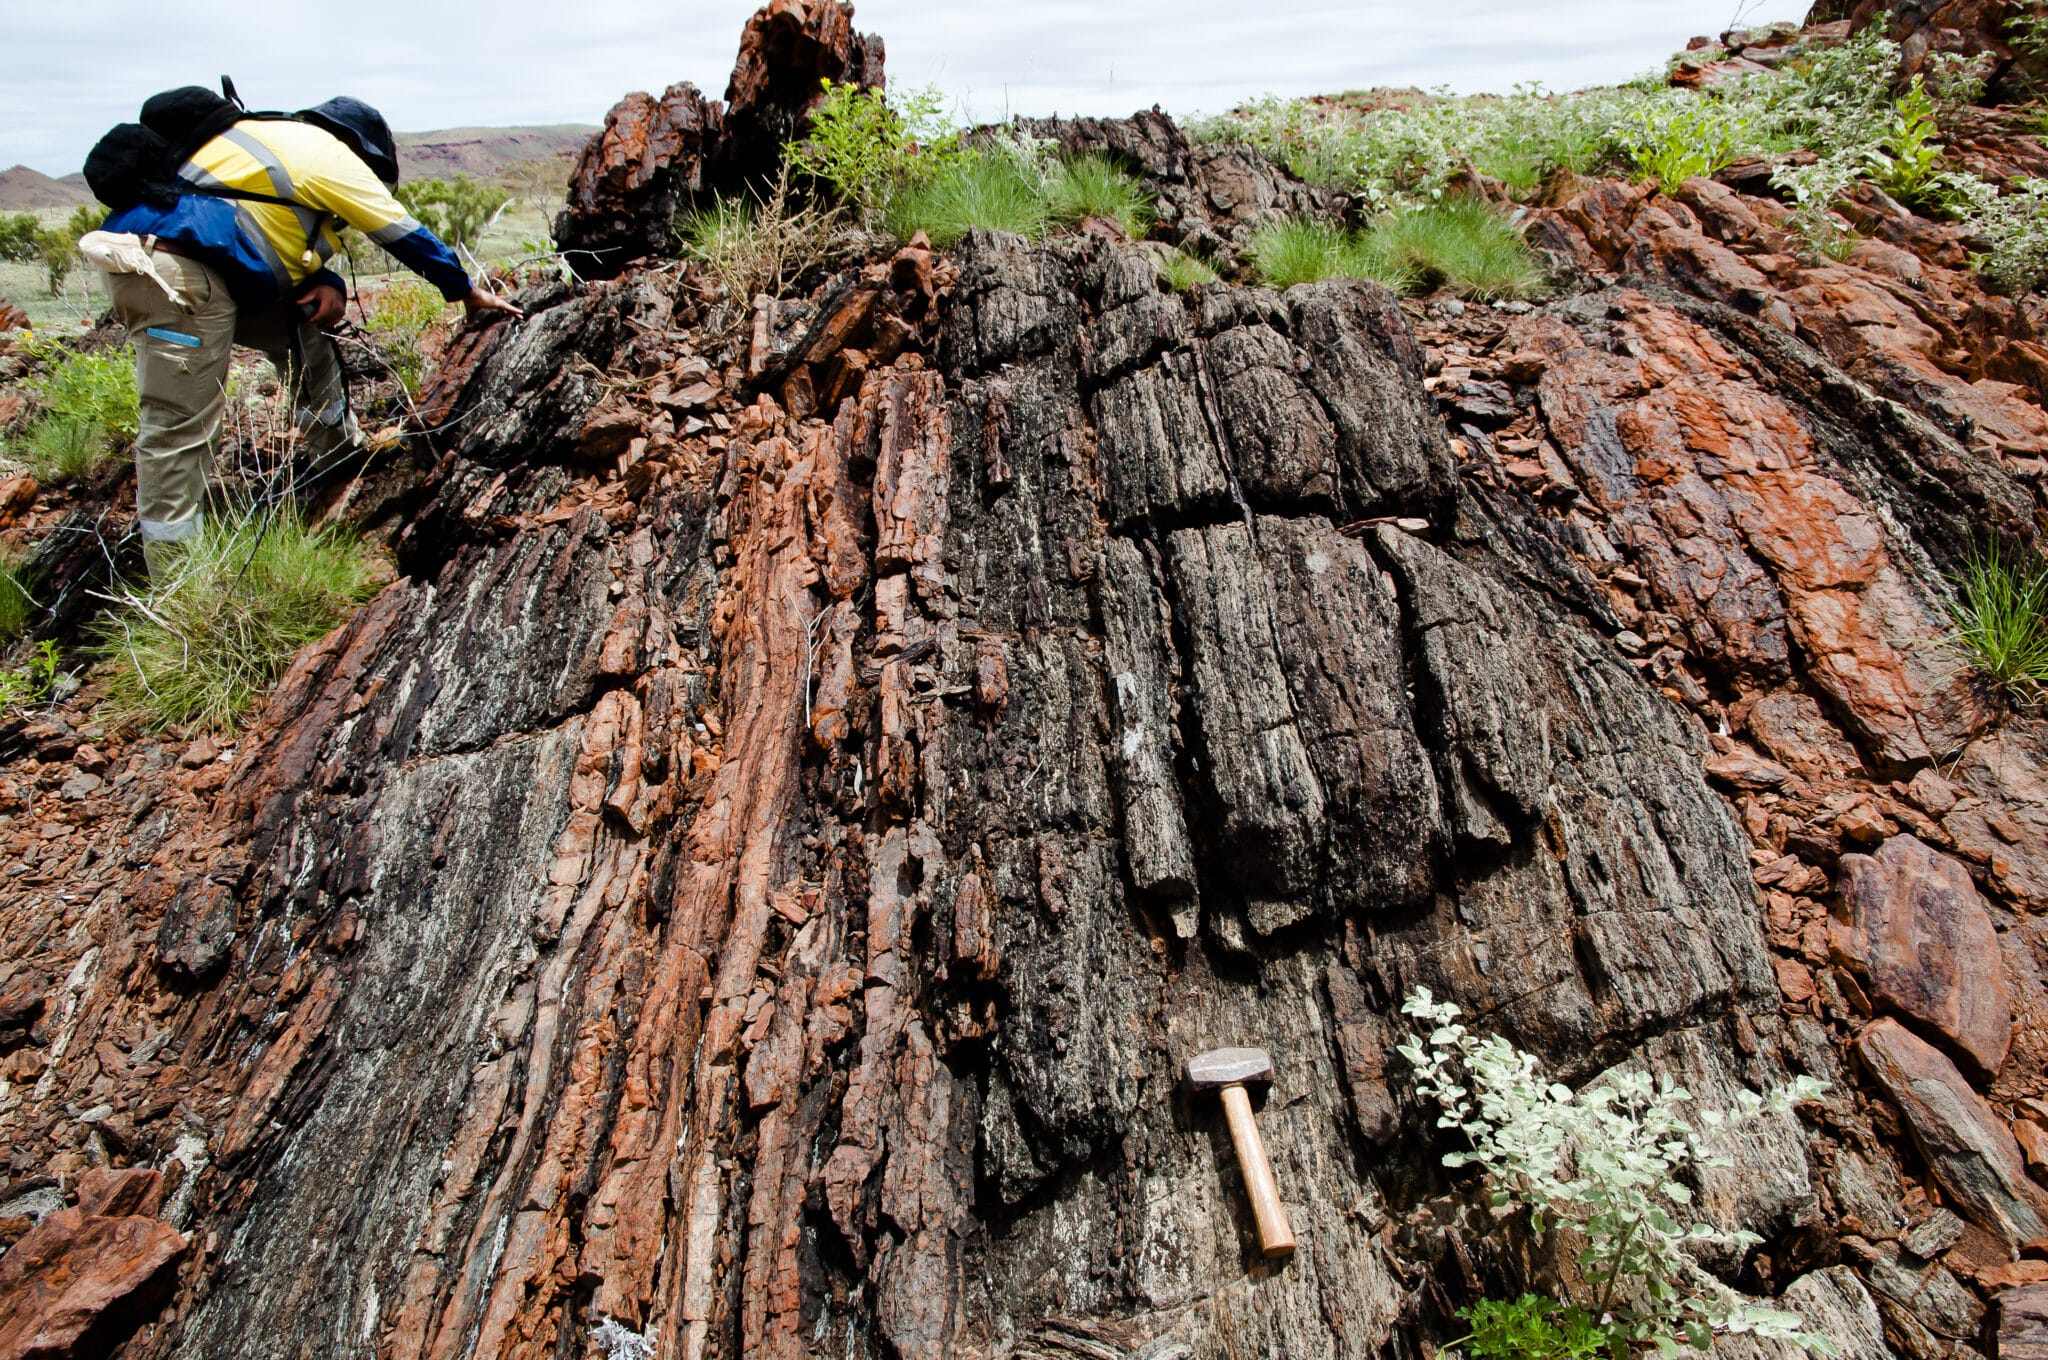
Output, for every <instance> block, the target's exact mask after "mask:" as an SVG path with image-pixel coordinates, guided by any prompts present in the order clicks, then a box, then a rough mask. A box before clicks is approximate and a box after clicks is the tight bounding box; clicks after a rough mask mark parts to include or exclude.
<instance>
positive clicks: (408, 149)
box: [398, 123, 600, 179]
mask: <svg viewBox="0 0 2048 1360" xmlns="http://www.w3.org/2000/svg"><path fill="white" fill-rule="evenodd" d="M598 131H600V129H599V128H598V127H596V126H595V125H590V126H586V125H584V124H581V123H559V124H555V125H553V126H549V127H506V128H482V127H479V128H445V129H443V130H441V131H439V132H401V133H399V134H398V160H399V168H400V169H401V170H402V171H403V173H404V174H405V175H406V176H408V177H410V178H417V179H426V178H444V179H445V178H447V177H449V176H453V175H468V176H469V177H470V178H471V179H496V178H498V177H499V176H500V175H503V174H504V173H505V172H506V171H508V170H511V169H514V168H516V167H520V166H527V165H532V164H533V163H534V162H537V161H547V160H552V159H554V158H556V157H559V156H574V155H575V154H576V153H577V152H579V151H581V150H582V149H583V144H584V143H585V142H587V141H589V140H590V138H591V135H592V134H594V133H596V132H598ZM564 178H565V179H566V175H565V176H564Z"/></svg>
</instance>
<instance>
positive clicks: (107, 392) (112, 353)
mask: <svg viewBox="0 0 2048 1360" xmlns="http://www.w3.org/2000/svg"><path fill="white" fill-rule="evenodd" d="M29 352H30V354H31V355H33V356H34V357H36V358H39V359H42V360H43V361H44V362H45V363H46V364H47V365H48V367H47V368H45V369H44V371H43V372H42V374H41V375H40V376H38V377H36V378H32V379H30V380H29V381H28V382H27V383H25V384H24V386H25V387H26V388H27V390H28V391H29V393H30V395H32V396H33V397H34V398H35V400H36V405H37V408H38V409H37V415H36V419H35V422H34V423H33V424H32V425H30V426H29V427H28V430H27V432H26V433H24V434H22V435H19V436H17V437H16V438H15V439H14V440H13V441H11V442H10V443H9V445H8V447H7V450H6V452H7V453H8V454H9V455H10V456H12V457H14V458H18V459H20V460H21V461H22V462H24V463H26V464H28V467H29V470H30V471H31V472H33V473H34V474H35V476H36V479H37V480H38V481H45V482H55V481H74V480H78V479H81V478H87V477H91V476H92V475H93V474H95V473H97V472H98V471H99V470H100V469H101V468H102V467H104V466H105V465H106V464H107V462H108V461H109V460H111V459H112V458H113V456H114V452H115V449H116V448H117V447H118V446H122V445H126V444H129V443H132V442H133V441H134V439H135V432H136V428H137V426H138V424H139V421H140V407H139V402H138V399H137V397H136V393H135V364H134V360H133V359H131V358H130V357H129V355H128V353H127V351H125V350H101V351H99V352H97V353H92V354H74V353H72V352H70V351H68V350H66V349H64V348H63V347H62V346H59V345H54V344H48V343H45V342H41V341H37V342H34V343H32V344H31V345H30V346H29Z"/></svg>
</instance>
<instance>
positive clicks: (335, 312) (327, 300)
mask: <svg viewBox="0 0 2048 1360" xmlns="http://www.w3.org/2000/svg"><path fill="white" fill-rule="evenodd" d="M298 305H299V307H300V315H302V316H304V317H305V318H306V320H308V321H310V322H312V323H313V324H314V325H316V326H318V327H319V328H320V329H321V330H323V331H324V330H326V329H328V328H329V327H330V326H332V325H334V323H335V322H337V321H339V320H341V315H342V313H343V312H344V311H346V310H347V309H348V295H347V294H346V293H344V292H342V291H341V290H340V289H339V288H336V287H335V286H334V285H333V284H331V283H321V284H315V285H314V286H313V287H311V288H308V289H307V290H306V291H305V292H304V293H301V294H300V295H299V303H298ZM308 305H310V306H311V307H312V309H313V310H312V311H310V312H307V311H305V310H304V309H305V308H306V307H307V306H308Z"/></svg>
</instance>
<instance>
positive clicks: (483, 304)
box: [462, 283, 526, 317]
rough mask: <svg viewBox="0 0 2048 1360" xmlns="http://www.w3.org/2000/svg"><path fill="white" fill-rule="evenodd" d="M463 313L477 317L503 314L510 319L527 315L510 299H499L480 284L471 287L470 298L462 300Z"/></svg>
mask: <svg viewBox="0 0 2048 1360" xmlns="http://www.w3.org/2000/svg"><path fill="white" fill-rule="evenodd" d="M462 311H463V314H464V315H466V316H475V315H476V314H477V313H478V312H503V313H504V314H505V315H507V316H510V317H524V316H525V315H526V313H525V312H522V311H520V310H519V308H518V307H516V306H514V305H513V304H512V302H511V301H510V300H509V299H506V298H501V297H499V296H498V295H497V294H496V293H493V292H492V291H491V290H490V289H488V288H486V287H484V286H483V285H482V284H480V283H478V284H472V285H470V289H469V296H468V297H466V298H464V299H463V300H462Z"/></svg>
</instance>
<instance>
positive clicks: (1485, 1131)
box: [1399, 987, 1834, 1356]
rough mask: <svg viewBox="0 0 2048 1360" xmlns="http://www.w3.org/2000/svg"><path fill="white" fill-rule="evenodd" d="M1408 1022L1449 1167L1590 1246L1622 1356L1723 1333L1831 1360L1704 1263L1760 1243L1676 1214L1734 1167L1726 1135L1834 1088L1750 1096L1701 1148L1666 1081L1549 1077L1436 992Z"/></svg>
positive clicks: (1411, 1008)
mask: <svg viewBox="0 0 2048 1360" xmlns="http://www.w3.org/2000/svg"><path fill="white" fill-rule="evenodd" d="M1401 1012H1402V1014H1404V1015H1411V1016H1414V1017H1416V1018H1417V1019H1418V1020H1420V1021H1421V1022H1422V1023H1423V1025H1424V1027H1425V1028H1424V1031H1423V1033H1422V1034H1419V1035H1411V1036H1410V1037H1408V1038H1407V1039H1405V1040H1404V1041H1403V1042H1402V1043H1401V1044H1400V1045H1399V1051H1400V1053H1401V1056H1402V1057H1404V1058H1406V1059H1407V1060H1408V1062H1409V1064H1410V1065H1411V1066H1412V1067H1413V1068H1414V1071H1415V1089H1416V1093H1417V1094H1418V1095H1420V1096H1422V1097H1423V1098H1424V1099H1426V1100H1430V1101H1433V1102H1435V1103H1436V1104H1437V1106H1438V1107H1439V1108H1440V1109H1441V1110H1442V1111H1443V1113H1442V1115H1441V1116H1440V1117H1439V1118H1438V1120H1437V1127H1438V1128H1442V1129H1454V1130H1456V1131H1457V1132H1458V1133H1459V1134H1461V1135H1462V1136H1463V1140H1464V1141H1465V1142H1466V1143H1467V1145H1468V1146H1467V1147H1466V1148H1464V1149H1461V1150H1458V1151H1454V1152H1447V1153H1445V1154H1444V1158H1443V1163H1444V1165H1445V1166H1447V1167H1462V1166H1477V1167H1479V1168H1481V1170H1482V1172H1483V1173H1484V1175H1485V1178H1486V1182H1487V1189H1488V1191H1489V1193H1490V1198H1491V1199H1492V1202H1493V1204H1494V1206H1495V1207H1496V1208H1508V1207H1514V1208H1517V1209H1526V1210H1527V1212H1528V1214H1529V1222H1530V1226H1531V1227H1532V1228H1533V1229H1534V1230H1535V1231H1537V1232H1539V1233H1542V1232H1548V1231H1549V1230H1550V1229H1551V1228H1553V1227H1564V1228H1569V1229H1571V1230H1572V1231H1573V1233H1574V1235H1575V1236H1576V1237H1578V1238H1579V1239H1581V1240H1582V1241H1583V1243H1584V1245H1583V1247H1582V1248H1581V1250H1580V1251H1579V1257H1578V1259H1579V1265H1580V1268H1581V1270H1582V1271H1583V1272H1584V1277H1585V1280H1586V1282H1587V1285H1588V1286H1589V1287H1591V1288H1595V1289H1598V1290H1599V1295H1598V1298H1597V1301H1596V1302H1595V1303H1594V1305H1593V1308H1592V1312H1593V1313H1594V1314H1595V1315H1596V1316H1598V1317H1600V1318H1601V1319H1602V1325H1603V1330H1605V1331H1606V1333H1607V1338H1608V1344H1609V1346H1610V1348H1611V1349H1612V1351H1613V1353H1614V1354H1615V1355H1617V1356H1622V1355H1626V1354H1627V1353H1628V1352H1629V1351H1630V1350H1631V1349H1632V1348H1633V1347H1634V1346H1636V1345H1640V1344H1642V1343H1645V1342H1650V1343H1654V1344H1656V1346H1657V1347H1658V1349H1659V1350H1661V1351H1665V1352H1667V1353H1669V1352H1671V1351H1674V1350H1675V1349H1676V1348H1677V1346H1678V1344H1679V1343H1680V1342H1681V1341H1682V1342H1684V1343H1685V1344H1688V1345H1691V1346H1693V1347H1694V1348H1696V1349H1698V1350H1702V1351H1705V1350H1710V1349H1712V1347H1713V1344H1714V1339H1715V1337H1716V1336H1719V1335H1727V1334H1743V1333H1749V1334H1754V1335H1756V1336H1758V1337H1760V1338H1763V1339H1766V1340H1770V1339H1775V1340H1782V1341H1789V1342H1791V1343H1793V1344H1795V1345H1798V1346H1801V1347H1803V1348H1805V1349H1807V1350H1810V1351H1821V1352H1823V1353H1833V1352H1834V1347H1833V1344H1832V1343H1831V1342H1829V1341H1827V1340H1826V1339H1825V1338H1822V1337H1817V1336H1813V1335H1811V1334H1809V1333H1807V1332H1806V1331H1805V1330H1804V1324H1803V1322H1802V1320H1801V1319H1800V1317H1799V1316H1798V1315H1797V1314H1795V1313H1789V1312H1786V1311H1785V1310H1783V1309H1780V1308H1773V1307H1771V1306H1769V1305H1767V1304H1760V1303H1755V1302H1753V1301H1750V1300H1747V1299H1745V1298H1743V1297H1742V1296H1741V1295H1738V1294H1737V1293H1735V1291H1733V1290H1732V1289H1730V1288H1729V1287H1728V1286H1727V1285H1725V1284H1722V1283H1721V1282H1720V1281H1719V1280H1717V1279H1715V1278H1714V1277H1713V1276H1712V1275H1710V1274H1708V1273H1707V1272H1706V1271H1705V1270H1704V1269H1702V1268H1701V1267H1700V1265H1699V1263H1698V1262H1697V1261H1695V1260H1694V1259H1693V1256H1692V1252H1693V1251H1694V1250H1695V1249H1697V1248H1700V1247H1707V1246H1719V1247H1722V1248H1726V1249H1732V1250H1744V1249H1747V1248H1748V1247H1751V1246H1754V1245H1756V1244H1757V1243H1758V1242H1760V1241H1761V1240H1762V1239H1761V1238H1759V1237H1757V1236H1756V1234H1754V1233H1750V1232H1742V1231H1735V1232H1728V1231H1724V1230H1722V1229H1720V1228H1717V1227H1715V1226H1714V1225H1713V1224H1710V1223H1700V1222H1695V1223H1693V1224H1691V1225H1690V1226H1687V1225H1686V1224H1684V1223H1683V1222H1682V1221H1681V1218H1680V1217H1679V1216H1681V1215H1682V1216H1683V1217H1691V1214H1690V1213H1689V1212H1688V1211H1689V1209H1690V1206H1691V1204H1692V1200H1693V1192H1692V1190H1691V1189H1690V1188H1689V1187H1688V1186H1687V1185H1686V1184H1685V1183H1684V1182H1683V1181H1681V1180H1680V1179H1679V1176H1680V1174H1682V1173H1683V1172H1684V1171H1686V1170H1687V1168H1690V1167H1700V1166H1713V1167H1722V1168H1726V1167H1730V1166H1732V1165H1733V1164H1734V1163H1733V1161H1732V1160H1731V1159H1729V1158H1728V1157H1726V1156H1724V1155H1721V1154H1718V1153H1716V1152H1715V1151H1714V1150H1713V1143H1714V1140H1715V1139H1716V1138H1717V1137H1718V1136H1719V1135H1720V1133H1721V1132H1722V1131H1723V1130H1728V1129H1733V1128H1736V1127H1739V1126H1740V1125H1741V1124H1742V1123H1744V1122H1747V1121H1750V1120H1753V1119H1755V1118H1757V1117H1758V1116H1760V1115H1763V1114H1765V1113H1769V1112H1782V1111H1789V1110H1790V1109H1791V1108H1792V1107H1793V1106H1794V1105H1796V1104H1798V1103H1799V1102H1801V1101H1805V1100H1811V1099H1814V1098H1816V1097H1817V1096H1819V1095H1820V1094H1821V1093H1822V1092H1823V1091H1824V1090H1826V1086H1825V1084H1824V1083H1822V1082H1818V1081H1815V1080H1814V1079H1812V1078H1810V1077H1798V1078H1795V1079H1793V1081H1792V1082H1791V1083H1789V1084H1788V1085H1786V1086H1784V1087H1782V1088H1780V1089H1779V1090H1777V1091H1775V1092H1773V1093H1772V1094H1771V1095H1770V1097H1768V1098H1765V1097H1763V1096H1759V1095H1757V1094H1756V1093H1755V1092H1753V1091H1740V1092H1738V1093H1737V1097H1736V1108H1735V1111H1734V1112H1733V1115H1732V1116H1730V1115H1725V1114H1722V1113H1720V1112H1718V1111H1708V1112H1706V1113H1705V1114H1703V1115H1702V1116H1701V1117H1700V1122H1701V1123H1702V1124H1703V1125H1704V1126H1705V1128H1706V1130H1707V1134H1706V1135H1704V1136H1703V1135H1702V1134H1700V1133H1699V1132H1697V1131H1696V1130H1695V1129H1694V1128H1693V1125H1692V1124H1691V1123H1690V1122H1689V1121H1688V1120H1687V1119H1686V1117H1685V1116H1684V1115H1683V1114H1682V1113H1681V1111H1682V1110H1683V1109H1684V1108H1685V1107H1686V1106H1687V1105H1688V1104H1689V1103H1691V1100H1692V1097H1691V1095H1690V1094H1689V1093H1688V1092H1686V1091H1685V1090H1684V1089H1683V1088H1681V1087H1679V1086H1678V1085H1676V1084H1675V1083H1673V1082H1672V1081H1671V1079H1670V1078H1668V1077H1666V1078H1663V1079H1661V1080H1652V1078H1651V1077H1650V1075H1649V1073H1647V1072H1638V1071H1625V1070H1624V1071H1615V1072H1610V1073H1608V1074H1606V1075H1605V1076H1603V1077H1601V1078H1599V1079H1598V1080H1596V1081H1594V1082H1591V1083H1588V1084H1587V1085H1586V1086H1584V1087H1582V1088H1581V1089H1579V1090H1577V1091H1574V1090H1572V1089H1571V1088H1570V1087H1568V1086H1564V1085H1561V1084H1557V1083H1553V1082H1548V1081H1545V1080H1544V1079H1543V1076H1542V1074H1541V1072H1540V1071H1539V1069H1538V1065H1537V1062H1536V1058H1535V1057H1534V1055H1532V1054H1529V1053H1524V1052H1522V1051H1521V1050H1519V1049H1517V1048H1516V1047H1515V1046H1514V1045H1513V1044H1510V1043H1509V1042H1507V1040H1505V1039H1502V1038H1500V1037H1499V1036H1498V1035H1489V1036H1486V1037H1483V1038H1482V1037H1480V1036H1479V1035H1477V1034H1474V1033H1473V1032H1472V1031H1471V1030H1470V1029H1468V1028H1467V1027H1466V1026H1464V1025H1462V1024H1459V1023H1458V1014H1459V1012H1458V1008H1457V1007H1456V1006H1452V1005H1448V1004H1442V1003H1438V1002H1436V1001H1435V1000H1434V998H1432V997H1431V995H1430V993H1429V992H1428V990H1427V989H1425V988H1421V987H1418V988H1416V989H1415V992H1414V994H1413V995H1412V996H1410V997H1409V998H1408V999H1407V1001H1405V1002H1404V1003H1402V1006H1401Z"/></svg>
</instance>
